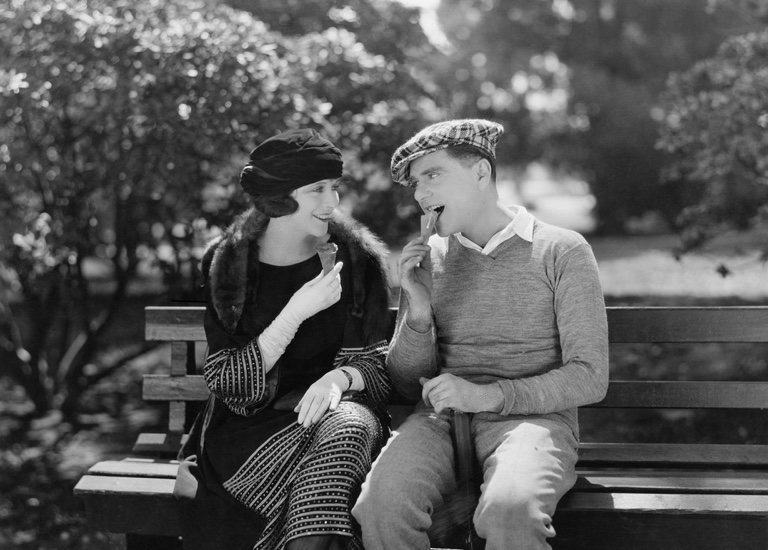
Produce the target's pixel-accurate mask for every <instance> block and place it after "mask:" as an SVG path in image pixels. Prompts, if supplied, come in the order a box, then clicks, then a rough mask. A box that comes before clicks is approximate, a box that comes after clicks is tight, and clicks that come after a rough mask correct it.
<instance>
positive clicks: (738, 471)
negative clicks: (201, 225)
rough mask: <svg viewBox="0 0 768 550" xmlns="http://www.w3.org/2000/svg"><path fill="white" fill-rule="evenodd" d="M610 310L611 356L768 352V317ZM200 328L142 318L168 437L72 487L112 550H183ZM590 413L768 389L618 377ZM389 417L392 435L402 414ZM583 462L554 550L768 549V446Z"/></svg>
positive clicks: (104, 465)
mask: <svg viewBox="0 0 768 550" xmlns="http://www.w3.org/2000/svg"><path fill="white" fill-rule="evenodd" d="M607 311H608V324H609V334H610V341H611V345H612V349H613V347H614V345H617V344H622V343H638V344H643V345H656V344H661V343H683V344H695V343H720V342H726V343H729V342H733V343H768V307H680V308H676V307H663V308H658V307H652V308H642V307H615V308H611V307H609V308H608V310H607ZM202 319H203V308H202V307H148V308H147V309H146V338H147V339H148V340H160V341H167V342H169V343H170V347H171V363H170V372H169V373H168V374H164V375H145V377H144V386H143V397H144V399H145V400H147V401H166V402H168V404H169V423H168V430H167V432H166V433H162V434H141V435H140V436H139V438H138V440H137V442H136V444H135V447H134V455H133V456H131V457H127V458H125V459H124V460H119V461H105V462H99V463H98V464H96V465H94V466H93V467H92V468H90V470H89V471H88V473H87V474H86V475H85V476H83V477H82V479H81V480H80V482H79V483H78V484H77V487H75V493H76V494H77V495H79V497H80V498H82V499H83V500H84V501H85V505H86V512H87V515H88V521H89V525H90V526H91V528H93V529H94V530H97V531H103V532H106V533H108V534H109V536H110V538H111V540H112V541H113V543H114V547H116V548H125V547H135V548H143V549H151V548H174V547H176V548H180V543H179V535H180V527H179V512H178V510H177V507H176V503H175V501H174V499H173V496H172V492H173V485H174V479H175V476H176V469H177V462H175V460H174V458H175V455H176V453H177V451H178V450H179V446H180V444H181V442H182V440H183V438H184V431H185V429H186V428H188V427H189V423H190V421H191V416H192V414H190V412H189V411H188V410H187V409H188V407H189V406H190V404H192V403H195V402H200V401H202V400H205V399H206V398H207V396H208V389H207V388H206V385H205V382H204V381H203V378H202V376H201V375H200V368H201V365H200V364H198V363H199V360H198V359H199V358H200V356H201V350H200V346H201V343H203V342H204V341H205V334H204V331H203V327H202ZM202 346H204V344H202ZM694 367H695V366H694ZM612 369H613V364H612ZM593 407H595V408H599V409H605V408H607V409H610V410H609V411H603V410H600V411H594V412H595V413H608V414H606V415H605V416H604V417H603V418H605V422H617V421H618V418H619V417H620V416H621V415H619V414H610V411H616V410H623V409H641V410H646V411H647V410H651V409H660V410H664V411H670V410H671V411H675V410H681V409H703V410H716V409H721V410H722V411H721V412H719V413H718V414H726V413H727V411H726V410H731V409H742V410H744V409H751V410H755V411H762V410H764V409H765V408H766V407H768V382H762V381H761V382H757V381H744V382H737V381H728V382H725V381H716V380H714V381H713V380H710V381H679V380H652V381H649V380H644V381H622V380H614V379H613V374H612V380H611V383H610V388H609V390H608V395H607V397H606V398H605V399H604V400H603V401H602V402H601V403H599V404H596V405H594V406H593ZM392 410H393V416H394V418H393V420H394V423H395V424H396V423H397V422H398V421H399V420H401V419H402V417H403V415H404V414H407V411H405V412H404V411H403V410H402V409H401V408H398V407H393V409H392ZM585 413H589V414H592V413H593V411H592V410H590V411H585V412H584V413H582V414H583V415H584V414H585ZM766 421H768V418H767V419H766ZM627 429H629V430H631V429H632V427H631V426H628V427H627ZM766 443H768V442H766ZM579 456H580V459H579V464H578V474H579V478H578V481H577V483H576V486H575V487H574V488H573V489H572V490H571V491H570V492H569V493H568V494H567V495H566V496H565V497H564V498H563V500H562V501H561V503H560V506H559V507H558V510H557V513H556V515H555V518H554V525H555V528H556V531H557V536H556V537H555V538H553V539H550V543H551V544H552V546H553V548H555V549H556V550H557V549H568V550H576V549H579V550H581V549H585V550H586V549H589V550H602V549H604V550H619V549H620V550H640V549H652V550H672V549H681V550H682V549H691V550H692V549H697V550H699V549H732V548H733V549H736V548H739V549H741V548H745V549H757V548H768V445H766V444H760V445H756V444H732V443H706V444H704V443H690V442H688V443H685V442H677V443H674V442H673V443H669V442H667V443H625V442H589V443H583V444H582V446H581V448H580V452H579Z"/></svg>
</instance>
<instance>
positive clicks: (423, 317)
mask: <svg viewBox="0 0 768 550" xmlns="http://www.w3.org/2000/svg"><path fill="white" fill-rule="evenodd" d="M405 323H406V324H407V325H408V327H409V328H410V329H411V330H413V331H415V332H420V333H422V334H424V333H425V332H429V329H430V328H432V308H427V309H426V310H420V309H413V308H409V309H408V312H407V313H406V314H405Z"/></svg>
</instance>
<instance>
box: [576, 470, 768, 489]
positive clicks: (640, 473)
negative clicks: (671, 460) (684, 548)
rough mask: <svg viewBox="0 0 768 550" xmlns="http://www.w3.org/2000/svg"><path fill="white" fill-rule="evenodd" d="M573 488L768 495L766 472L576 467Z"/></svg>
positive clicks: (767, 473)
mask: <svg viewBox="0 0 768 550" xmlns="http://www.w3.org/2000/svg"><path fill="white" fill-rule="evenodd" d="M577 471H578V474H579V478H578V480H577V481H576V485H575V486H574V489H575V490H577V491H584V492H596V493H601V492H602V493H605V492H618V491H620V492H630V493H681V494H693V493H706V494H744V495H752V494H753V495H768V472H749V473H744V472H725V471H712V470H698V471H686V470H679V469H678V470H672V469H668V470H656V469H654V470H648V469H640V468H637V469H631V468H629V469H627V468H625V469H622V470H621V471H612V470H589V469H583V468H577Z"/></svg>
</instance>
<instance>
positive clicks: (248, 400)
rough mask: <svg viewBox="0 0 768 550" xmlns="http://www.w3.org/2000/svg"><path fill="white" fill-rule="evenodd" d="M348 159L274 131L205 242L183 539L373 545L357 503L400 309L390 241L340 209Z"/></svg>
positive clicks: (294, 549) (380, 436) (234, 544)
mask: <svg viewBox="0 0 768 550" xmlns="http://www.w3.org/2000/svg"><path fill="white" fill-rule="evenodd" d="M341 173H342V160H341V153H340V151H339V150H338V149H337V148H336V147H334V146H333V145H332V144H331V143H330V142H328V141H327V140H325V139H323V138H322V137H320V136H319V135H318V134H317V133H315V132H314V131H312V130H295V131H289V132H284V133H282V134H279V135H277V136H274V137H272V138H270V139H268V140H266V141H264V142H263V143H262V144H261V145H259V146H258V147H256V148H255V149H254V150H253V151H252V152H251V156H250V162H249V163H248V164H247V165H246V166H245V168H244V169H243V171H242V173H241V176H240V183H241V185H242V186H243V188H244V190H245V191H246V192H247V193H248V194H249V195H251V197H252V198H253V203H254V207H253V208H251V209H250V210H249V211H248V212H246V213H245V214H243V215H242V216H241V217H240V218H238V219H237V220H236V221H235V223H234V224H232V226H231V227H230V228H229V229H228V230H227V231H226V232H225V234H224V235H223V236H222V237H220V238H218V239H217V240H215V241H214V242H213V243H212V244H211V245H210V246H209V248H208V250H207V251H206V253H205V256H204V258H203V273H204V275H205V278H206V295H207V307H206V314H205V330H206V336H207V339H208V356H207V358H206V361H205V366H204V370H203V373H204V377H205V380H206V383H207V385H208V387H209V388H210V390H211V394H212V395H211V398H210V399H209V401H208V403H207V404H206V407H205V410H204V411H203V412H202V414H201V415H200V417H199V418H198V419H197V420H196V422H195V426H194V427H193V430H192V433H191V436H190V440H189V441H188V443H187V444H186V445H185V448H184V449H183V450H182V453H183V455H184V456H185V458H184V460H183V461H182V464H181V466H180V468H179V475H178V477H177V481H176V490H175V494H176V496H177V498H178V499H179V501H180V504H181V510H182V528H183V533H184V536H183V540H184V547H185V548H205V549H211V548H222V549H224V548H226V549H228V550H230V549H237V548H243V549H251V548H257V549H272V548H287V549H288V550H298V549H310V548H312V549H327V548H331V549H334V548H360V547H362V545H361V544H360V543H359V536H358V535H359V534H358V532H357V526H356V525H353V521H352V518H351V515H350V509H351V505H352V503H353V501H354V500H355V498H356V497H357V495H358V493H359V490H360V485H361V483H362V481H363V479H364V477H365V475H366V473H367V471H368V470H369V468H370V466H371V462H372V461H373V459H374V458H375V457H376V455H377V454H378V453H379V451H380V449H381V447H382V445H383V444H384V442H385V441H386V439H387V437H388V436H389V426H388V417H387V415H386V412H385V411H384V409H383V405H384V402H385V401H386V399H387V397H388V395H389V391H390V382H389V379H388V377H387V374H386V371H385V368H384V361H385V355H386V351H387V347H386V340H385V338H386V335H387V330H388V328H389V323H390V317H389V312H388V303H389V300H388V286H387V278H386V271H385V267H384V266H385V263H384V257H385V247H384V246H383V245H382V243H381V242H380V241H379V240H378V239H376V238H375V237H374V236H373V235H372V234H371V233H370V232H369V231H368V230H367V229H365V228H364V227H362V226H361V225H359V224H357V223H355V222H353V221H352V220H350V219H345V218H343V217H342V216H339V215H337V214H336V213H334V209H335V208H336V206H338V204H339V196H338V181H337V180H338V178H339V177H340V176H341ZM325 242H332V243H335V244H336V245H337V246H338V256H337V263H336V264H335V266H333V267H332V268H331V269H330V271H329V272H328V273H327V274H326V273H323V270H322V267H321V262H320V259H319V258H318V254H317V251H316V246H317V245H320V244H323V243H325ZM342 393H343V395H342Z"/></svg>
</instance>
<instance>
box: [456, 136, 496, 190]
mask: <svg viewBox="0 0 768 550" xmlns="http://www.w3.org/2000/svg"><path fill="white" fill-rule="evenodd" d="M445 152H446V153H447V154H448V156H449V157H451V158H454V159H456V160H458V161H459V162H460V163H462V164H463V165H464V166H470V165H472V164H474V163H476V162H477V161H479V160H482V159H485V160H487V161H488V162H489V163H490V165H491V181H492V182H494V183H496V160H495V159H494V158H492V157H490V156H489V155H487V154H486V153H485V152H483V151H482V150H480V149H478V148H477V147H474V146H473V145H455V146H453V147H448V148H447V149H446V150H445Z"/></svg>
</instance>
